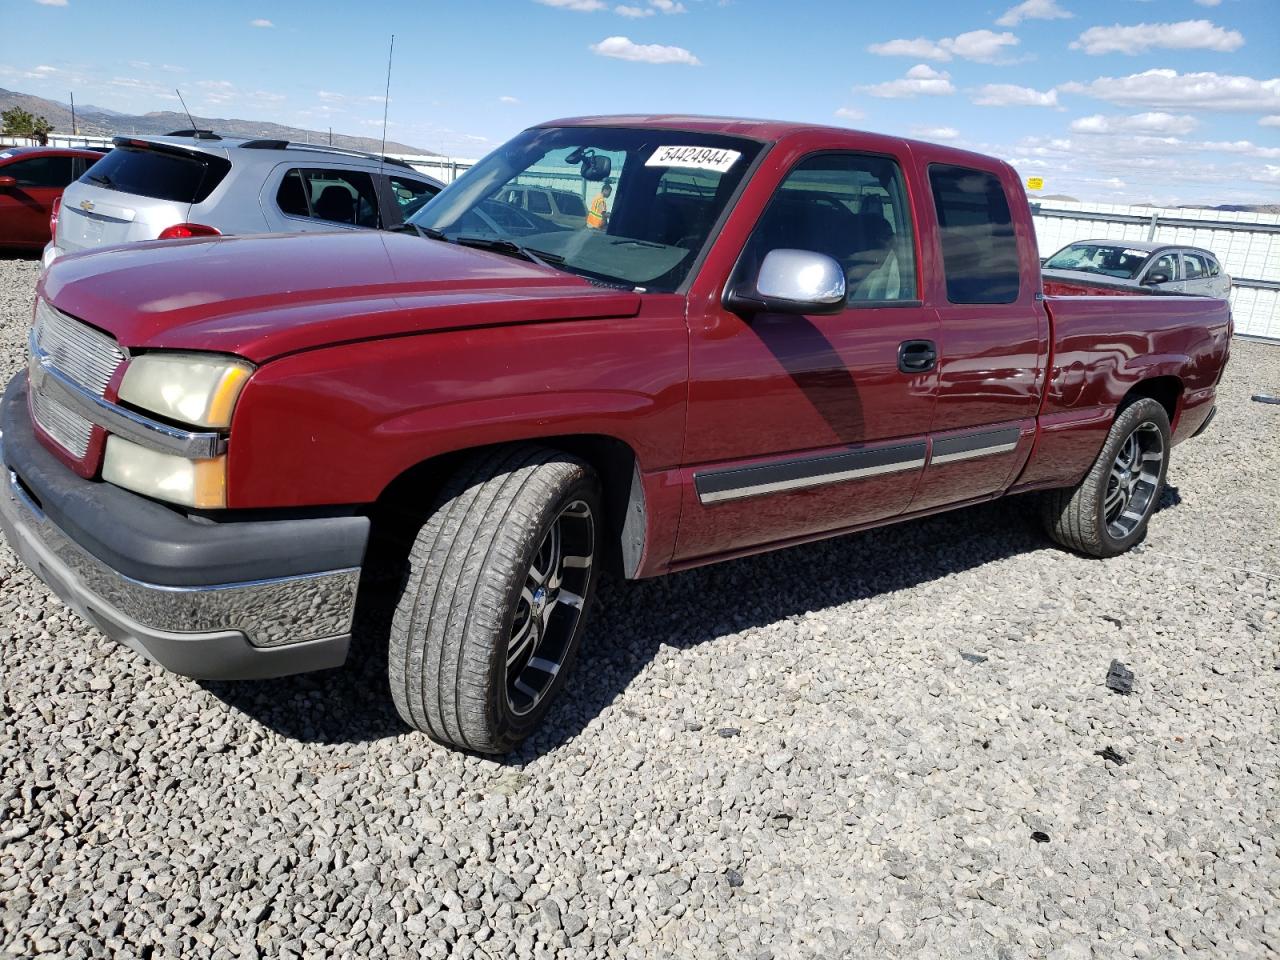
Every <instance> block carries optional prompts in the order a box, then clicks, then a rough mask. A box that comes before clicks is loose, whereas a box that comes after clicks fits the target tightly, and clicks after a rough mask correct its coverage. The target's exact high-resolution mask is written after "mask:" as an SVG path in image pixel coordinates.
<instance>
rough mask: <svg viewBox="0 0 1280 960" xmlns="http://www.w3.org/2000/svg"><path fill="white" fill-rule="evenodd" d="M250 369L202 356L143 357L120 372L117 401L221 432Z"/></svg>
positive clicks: (228, 423) (243, 364)
mask: <svg viewBox="0 0 1280 960" xmlns="http://www.w3.org/2000/svg"><path fill="white" fill-rule="evenodd" d="M251 373H253V365H252V364H250V363H246V362H245V361H243V360H234V359H232V358H230V357H220V356H214V355H211V354H203V353H144V354H143V355H142V356H140V357H135V358H134V359H133V360H132V361H130V363H129V366H128V367H127V368H125V372H124V380H122V381H121V383H120V399H121V400H124V401H126V402H127V403H131V404H133V405H134V406H136V407H140V408H141V409H143V410H146V411H148V412H149V413H154V414H158V415H159V416H162V417H166V418H168V419H169V420H176V421H178V422H179V423H188V424H191V425H192V426H196V427H215V428H222V429H225V428H226V427H229V426H231V413H232V411H233V410H235V406H236V398H237V397H239V396H240V390H241V389H242V388H243V387H244V385H245V381H247V380H248V379H249V375H250V374H251Z"/></svg>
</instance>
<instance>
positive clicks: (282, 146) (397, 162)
mask: <svg viewBox="0 0 1280 960" xmlns="http://www.w3.org/2000/svg"><path fill="white" fill-rule="evenodd" d="M240 146H241V147H242V148H244V149H246V150H287V149H289V148H290V147H293V148H295V149H297V150H316V151H318V152H320V153H336V154H339V155H341V156H344V157H363V158H364V159H366V160H380V161H382V162H383V163H389V164H392V165H393V166H397V167H404V168H405V169H406V170H412V169H413V164H411V163H409V162H408V161H407V160H401V159H399V158H398V157H387V156H379V155H378V154H376V153H365V152H364V151H363V150H347V149H345V148H343V147H331V146H329V145H328V144H322V143H291V142H290V141H288V140H246V141H245V142H244V143H242V144H240Z"/></svg>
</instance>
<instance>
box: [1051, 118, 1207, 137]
mask: <svg viewBox="0 0 1280 960" xmlns="http://www.w3.org/2000/svg"><path fill="white" fill-rule="evenodd" d="M1198 125H1199V121H1197V120H1196V118H1195V117H1192V116H1188V115H1187V114H1185V113H1184V114H1173V113H1163V112H1153V113H1135V114H1133V115H1131V116H1127V117H1104V116H1103V115H1102V114H1100V113H1097V114H1094V115H1093V116H1090V117H1080V118H1079V119H1077V120H1072V121H1071V129H1072V131H1073V132H1074V133H1096V134H1102V133H1141V134H1148V135H1151V136H1172V135H1182V134H1188V133H1190V132H1191V131H1192V130H1194V129H1195V128H1196V127H1197V126H1198Z"/></svg>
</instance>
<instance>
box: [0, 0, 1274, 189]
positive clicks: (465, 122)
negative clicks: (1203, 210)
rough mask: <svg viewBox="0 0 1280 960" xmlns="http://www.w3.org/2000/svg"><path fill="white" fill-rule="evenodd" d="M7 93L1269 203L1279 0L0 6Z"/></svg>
mask: <svg viewBox="0 0 1280 960" xmlns="http://www.w3.org/2000/svg"><path fill="white" fill-rule="evenodd" d="M3 23H4V28H3V35H0V87H6V88H9V89H14V90H20V91H22V92H25V93H32V94H36V95H38V96H43V97H48V98H50V99H56V100H60V101H63V102H65V101H66V100H67V99H68V93H69V91H72V90H74V92H75V97H76V102H77V103H78V104H93V105H96V106H100V107H106V108H109V109H114V110H120V111H124V112H129V113H145V112H148V111H152V110H175V109H179V106H178V103H177V99H176V97H175V95H174V93H173V89H174V87H179V88H181V90H182V93H183V95H184V97H185V98H186V100H187V104H188V106H189V107H190V109H191V110H192V111H193V112H194V113H198V114H203V115H205V116H224V117H239V118H244V119H258V120H272V121H276V122H281V123H287V124H292V125H297V126H305V127H309V128H313V129H320V130H323V129H325V128H327V127H329V126H332V127H333V128H334V130H335V131H340V132H344V133H350V134H365V135H374V136H376V135H378V133H379V132H380V131H381V128H382V108H383V89H384V85H385V81H386V74H385V71H386V59H387V47H388V43H389V41H390V38H391V35H392V34H394V35H395V57H394V62H393V68H392V77H391V100H390V104H389V122H388V128H387V135H388V138H390V139H394V140H398V141H401V142H403V143H410V144H414V145H416V146H420V147H424V148H427V149H430V150H434V151H436V152H440V153H445V154H448V155H451V156H457V157H479V156H483V155H484V154H485V153H487V152H488V151H489V150H491V149H493V148H494V147H496V146H497V145H498V144H500V143H501V142H502V141H504V140H505V139H507V138H508V137H510V136H512V135H513V134H515V133H517V132H519V131H520V130H522V129H523V128H525V127H527V126H530V125H532V124H534V123H538V122H542V121H545V120H549V119H553V118H556V117H564V116H575V115H580V114H597V113H634V112H671V113H686V114H688V113H696V114H717V115H728V116H747V117H769V118H775V119H784V120H799V121H805V122H814V123H825V124H832V125H838V126H846V127H854V128H857V129H865V130H873V131H877V132H882V133H891V134H900V135H903V136H912V137H917V138H919V139H924V140H933V141H938V142H946V143H951V144H955V145H958V146H963V147H966V148H969V149H974V150H979V151H981V152H984V153H991V154H995V155H997V156H1000V157H1003V158H1004V159H1007V160H1009V161H1011V162H1012V163H1013V164H1014V166H1015V167H1016V168H1017V169H1018V170H1019V172H1020V173H1021V174H1022V175H1023V176H1024V177H1028V176H1038V177H1042V178H1043V179H1044V192H1045V193H1047V194H1067V195H1070V196H1074V197H1077V198H1079V199H1085V200H1098V201H1110V202H1144V201H1150V202H1156V203H1162V204H1163V203H1210V204H1217V203H1241V202H1254V203H1276V202H1280V0H1155V2H1144V0H1023V2H1017V0H998V2H995V3H985V2H969V0H951V2H937V0H935V2H919V0H895V2H883V0H877V2H870V0H788V2H779V0H415V2H411V3H410V2H401V3H390V2H384V0H363V2H361V3H359V4H352V3H349V2H347V3H341V2H325V0H310V2H307V3H301V2H287V0H219V2H217V3H202V4H184V3H166V4H152V3H147V4H142V3H125V2H116V0H4V20H3Z"/></svg>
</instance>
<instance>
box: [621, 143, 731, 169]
mask: <svg viewBox="0 0 1280 960" xmlns="http://www.w3.org/2000/svg"><path fill="white" fill-rule="evenodd" d="M740 156H742V154H740V153H739V152H738V151H737V150H717V149H715V148H714V147H659V148H658V149H657V150H655V151H653V155H652V156H650V157H649V159H648V160H646V161H645V162H644V165H645V166H646V167H687V168H690V169H693V170H714V171H715V172H716V173H728V172H729V168H730V167H732V166H733V165H734V164H735V163H737V162H738V158H739V157H740Z"/></svg>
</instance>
